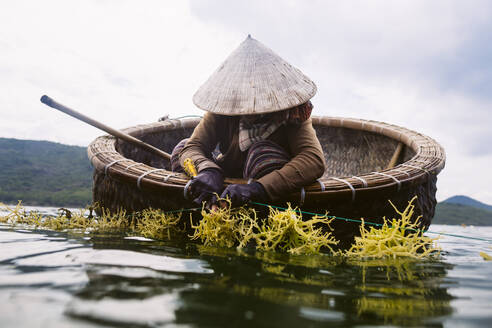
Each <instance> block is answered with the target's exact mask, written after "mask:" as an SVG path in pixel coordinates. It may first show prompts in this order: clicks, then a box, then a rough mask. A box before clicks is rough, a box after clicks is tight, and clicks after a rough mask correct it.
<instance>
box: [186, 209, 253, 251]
mask: <svg viewBox="0 0 492 328" xmlns="http://www.w3.org/2000/svg"><path fill="white" fill-rule="evenodd" d="M201 214H202V219H201V220H200V222H199V223H198V224H197V225H193V223H192V224H191V227H192V228H193V229H195V232H194V234H193V235H192V236H190V238H191V239H193V240H195V239H200V240H201V241H202V243H203V244H204V245H215V246H220V247H233V246H236V245H239V247H244V246H245V245H246V244H247V243H248V241H250V240H251V239H253V238H254V230H255V229H258V224H257V218H256V212H255V210H254V209H252V208H247V207H239V208H231V207H230V206H228V207H227V208H219V209H217V210H215V211H210V212H207V211H205V210H204V209H202V213H201Z"/></svg>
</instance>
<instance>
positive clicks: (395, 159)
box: [386, 142, 404, 170]
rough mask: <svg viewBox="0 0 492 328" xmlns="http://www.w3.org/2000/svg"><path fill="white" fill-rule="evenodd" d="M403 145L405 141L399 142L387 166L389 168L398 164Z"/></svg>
mask: <svg viewBox="0 0 492 328" xmlns="http://www.w3.org/2000/svg"><path fill="white" fill-rule="evenodd" d="M403 146H404V144H403V142H399V143H398V145H397V146H396V149H395V152H394V153H393V156H391V160H390V162H389V163H388V166H387V167H386V169H387V170H388V169H392V168H394V167H395V166H396V163H397V162H398V159H399V158H400V155H401V153H402V150H403Z"/></svg>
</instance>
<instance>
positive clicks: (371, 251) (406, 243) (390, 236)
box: [345, 197, 439, 258]
mask: <svg viewBox="0 0 492 328" xmlns="http://www.w3.org/2000/svg"><path fill="white" fill-rule="evenodd" d="M416 198H417V197H414V198H413V199H412V200H411V201H410V202H409V203H408V206H407V207H406V209H405V210H404V211H403V212H400V211H398V209H397V208H396V207H395V205H393V203H391V202H390V204H391V206H393V208H394V209H395V211H396V212H397V213H398V214H399V215H400V218H399V219H393V220H391V221H388V220H386V219H385V220H384V224H383V226H382V227H381V228H374V227H370V229H369V230H368V229H366V227H365V225H364V221H362V225H361V227H360V234H361V235H360V237H355V243H354V244H352V247H351V248H350V249H349V250H347V251H346V252H345V255H346V256H350V257H359V258H385V257H392V258H396V257H413V258H425V257H429V256H431V255H434V254H436V253H438V252H439V248H437V247H436V246H435V245H434V241H435V240H437V238H429V237H426V236H424V235H423V231H422V230H421V229H420V228H419V219H420V218H417V219H416V220H415V221H413V222H412V220H411V218H412V216H413V214H414V208H415V205H413V202H414V200H415V199H416Z"/></svg>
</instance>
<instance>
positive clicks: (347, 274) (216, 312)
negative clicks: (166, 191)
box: [0, 208, 492, 328]
mask: <svg viewBox="0 0 492 328" xmlns="http://www.w3.org/2000/svg"><path fill="white" fill-rule="evenodd" d="M37 209H38V210H40V211H42V212H44V213H47V214H54V213H55V212H56V209H54V208H37ZM0 214H1V213H0ZM430 231H433V232H445V233H449V234H457V235H462V236H467V237H473V238H484V239H491V238H492V227H473V226H466V227H462V226H446V225H432V226H431V228H430ZM428 236H430V237H436V235H433V234H428ZM438 244H439V245H440V247H441V248H442V254H441V256H440V258H439V259H433V260H409V259H390V260H372V261H355V260H348V259H344V258H339V257H334V256H328V255H320V256H293V255H288V254H283V253H264V252H255V251H253V250H241V251H239V250H235V249H227V248H219V247H205V246H203V245H200V244H199V243H193V242H190V241H189V240H187V239H186V238H184V239H183V238H181V239H178V238H177V239H176V240H168V241H156V240H150V239H146V238H142V237H131V236H125V235H122V234H94V233H74V232H55V231H47V230H36V229H30V228H26V227H20V226H17V227H11V226H9V225H0V327H50V328H52V327H108V326H118V327H161V326H171V327H321V326H332V327H342V326H343V327H372V326H378V327H380V326H413V327H415V326H418V327H421V326H430V327H491V326H492V261H485V260H484V258H482V256H480V252H485V253H488V254H490V255H492V248H491V246H492V243H490V242H487V241H484V240H477V239H465V238H457V237H451V236H441V238H440V239H439V241H438Z"/></svg>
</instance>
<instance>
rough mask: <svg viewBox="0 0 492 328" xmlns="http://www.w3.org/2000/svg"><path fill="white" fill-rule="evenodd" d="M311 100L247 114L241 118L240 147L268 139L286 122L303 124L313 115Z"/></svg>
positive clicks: (245, 148)
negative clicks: (293, 105) (271, 111)
mask: <svg viewBox="0 0 492 328" xmlns="http://www.w3.org/2000/svg"><path fill="white" fill-rule="evenodd" d="M312 109H313V105H312V104H311V102H310V101H308V102H307V103H304V104H302V105H299V106H296V107H293V108H291V109H288V110H284V111H281V112H277V113H273V114H265V115H247V116H242V117H241V118H240V119H239V149H240V150H241V151H246V150H248V148H249V147H250V146H251V145H252V144H254V143H255V142H258V141H262V140H266V139H268V137H269V136H270V135H272V133H274V132H275V131H276V130H277V129H278V128H279V127H281V126H282V125H284V124H286V123H291V124H301V123H302V122H304V121H306V120H307V119H308V118H309V117H310V116H311V111H312Z"/></svg>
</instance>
